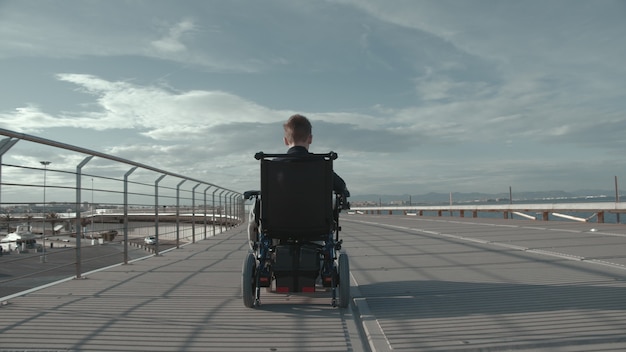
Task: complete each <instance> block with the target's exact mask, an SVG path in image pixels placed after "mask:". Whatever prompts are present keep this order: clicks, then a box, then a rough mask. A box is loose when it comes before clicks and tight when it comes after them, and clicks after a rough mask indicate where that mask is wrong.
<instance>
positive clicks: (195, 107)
mask: <svg viewBox="0 0 626 352" xmlns="http://www.w3.org/2000/svg"><path fill="white" fill-rule="evenodd" d="M625 63H626V2H625V1H608V0H598V1H580V0H570V1H556V0H549V1H544V0H541V1H534V0H529V1H487V0H480V1H478V0H467V1H441V0H437V1H434V0H432V1H412V0H411V1H409V0H407V1H388V0H328V1H291V0H267V1H253V0H228V1H226V0H223V1H210V0H209V1H190V0H187V1H159V0H156V1H155V0H150V1H97V0H94V1H77V0H63V1H61V0H50V1H29V0H19V1H17V0H15V1H13V0H8V1H7V0H0V77H2V82H1V83H0V96H1V99H0V128H4V129H9V130H13V131H18V132H23V133H28V134H33V135H36V136H40V137H44V138H48V139H53V140H58V141H61V142H63V143H67V144H73V145H77V146H80V147H84V148H89V149H93V150H96V151H100V152H105V153H111V154H114V155H117V156H120V157H123V158H127V159H131V160H133V161H137V162H140V163H144V164H151V165H154V166H156V167H159V168H163V169H167V170H176V172H179V173H182V174H186V175H189V176H192V177H195V178H198V179H202V180H206V181H207V182H211V183H214V184H218V185H221V186H224V187H226V188H230V189H236V190H241V191H244V190H247V189H256V188H258V182H259V181H258V162H257V161H255V160H254V159H253V155H254V153H255V152H257V151H260V150H262V151H266V152H282V151H283V150H285V148H284V146H283V144H282V123H283V122H284V121H285V120H286V119H287V118H288V117H289V116H290V115H292V114H294V113H301V114H304V115H306V116H307V117H309V118H310V119H311V120H312V122H313V144H312V146H311V150H312V151H314V152H327V151H330V150H333V151H336V152H338V153H339V159H338V160H337V162H336V164H335V169H336V171H337V172H338V173H339V174H340V175H342V177H343V178H344V179H345V180H346V181H347V183H348V186H349V188H350V190H351V192H352V193H353V194H371V193H373V194H403V193H406V194H422V193H428V192H446V193H447V192H488V193H497V192H508V189H509V186H511V187H513V189H514V190H516V191H543V190H545V191H548V190H565V191H574V190H578V189H608V190H610V189H612V188H613V180H614V176H618V178H620V183H622V184H624V182H626V173H625V170H626V168H625V166H626V161H625V158H624V154H625V153H624V150H625V147H626V139H625V138H624V136H625V135H626V114H625V112H626V65H625ZM21 152H22V151H20V150H19V149H17V148H16V150H12V152H11V153H9V154H7V155H6V156H5V157H4V159H3V162H7V163H9V162H10V163H22V164H24V163H25V164H28V163H32V165H30V166H38V161H37V160H39V159H36V158H34V157H32V156H28V155H21V154H20V153H21ZM24 153H25V151H24ZM54 158H55V156H54V155H51V156H49V157H48V159H50V160H51V161H53V162H54V163H55V165H56V166H57V167H59V168H62V167H63V165H64V164H67V168H68V169H72V168H73V165H75V160H63V159H62V158H61V157H60V156H59V157H57V159H58V158H61V160H53V159H54ZM622 179H623V180H622ZM620 188H623V187H622V186H620Z"/></svg>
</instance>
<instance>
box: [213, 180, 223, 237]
mask: <svg viewBox="0 0 626 352" xmlns="http://www.w3.org/2000/svg"><path fill="white" fill-rule="evenodd" d="M224 192H226V190H222V191H221V192H220V194H218V196H217V198H218V199H219V202H220V203H219V206H218V207H217V208H218V209H219V211H220V233H222V231H223V229H222V227H223V226H224V219H223V215H224V214H223V212H224V211H223V210H222V193H224ZM224 197H226V195H224ZM213 214H215V212H213Z"/></svg>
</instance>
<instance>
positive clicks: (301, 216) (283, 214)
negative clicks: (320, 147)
mask: <svg viewBox="0 0 626 352" xmlns="http://www.w3.org/2000/svg"><path fill="white" fill-rule="evenodd" d="M255 159H257V160H260V163H261V190H260V191H247V192H244V197H245V199H246V200H253V201H254V202H255V206H254V208H253V209H254V210H253V211H254V217H255V218H256V219H257V221H256V223H258V231H252V232H251V233H250V234H249V236H250V237H251V238H249V241H250V251H249V252H248V254H247V255H246V257H245V259H244V262H243V267H242V291H243V303H244V305H245V306H246V307H248V308H254V307H258V306H259V305H260V304H261V301H260V295H261V294H260V293H261V288H262V287H264V288H266V291H267V292H276V293H295V292H304V293H315V292H327V291H328V290H330V291H331V292H332V300H331V304H332V306H333V307H337V306H338V307H340V308H345V307H347V306H348V304H349V301H350V266H349V262H348V255H347V254H346V253H343V252H341V245H342V243H343V240H341V239H339V231H340V230H341V227H340V226H339V213H340V212H341V210H342V209H349V203H348V202H347V194H334V193H333V161H334V160H335V159H337V154H336V153H334V152H330V153H328V154H308V155H297V156H294V155H292V154H265V153H263V152H259V153H256V154H255ZM250 221H251V222H252V221H254V220H253V219H251V220H250ZM254 232H256V234H254Z"/></svg>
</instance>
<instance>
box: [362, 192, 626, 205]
mask: <svg viewBox="0 0 626 352" xmlns="http://www.w3.org/2000/svg"><path fill="white" fill-rule="evenodd" d="M604 197H606V198H607V201H613V200H614V199H615V191H607V190H580V191H575V192H565V191H543V192H513V202H515V201H524V202H526V201H531V200H546V199H572V200H574V199H581V198H604ZM622 197H623V198H624V199H625V200H626V196H622V195H620V200H621V198H622ZM409 201H410V202H411V204H414V205H419V204H440V203H443V204H448V203H449V202H450V193H436V192H430V193H426V194H417V195H408V194H402V195H390V194H384V195H380V194H364V195H353V196H351V197H350V202H352V203H359V202H373V203H379V202H380V203H382V204H391V203H394V204H398V203H399V202H404V203H405V204H408V203H409ZM452 201H453V202H454V203H460V202H461V203H465V202H491V201H493V202H496V201H498V202H504V201H506V202H509V193H494V194H489V193H478V192H472V193H462V192H453V193H452Z"/></svg>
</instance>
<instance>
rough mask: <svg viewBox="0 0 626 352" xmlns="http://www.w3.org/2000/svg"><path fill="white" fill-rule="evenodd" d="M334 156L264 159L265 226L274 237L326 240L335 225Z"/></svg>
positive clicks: (263, 202) (263, 204) (263, 225)
mask: <svg viewBox="0 0 626 352" xmlns="http://www.w3.org/2000/svg"><path fill="white" fill-rule="evenodd" d="M332 192H333V160H332V158H331V157H329V155H326V154H314V155H311V156H309V157H302V156H300V157H293V156H289V155H284V156H283V155H281V157H280V158H276V159H262V160H261V214H260V215H261V216H260V217H261V219H260V220H261V229H262V231H263V232H264V233H265V234H266V235H267V236H268V237H270V238H278V239H289V238H291V239H298V240H303V241H314V240H324V239H326V238H327V237H328V234H329V233H330V232H331V231H332V228H333V221H334V217H333V193H332Z"/></svg>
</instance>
